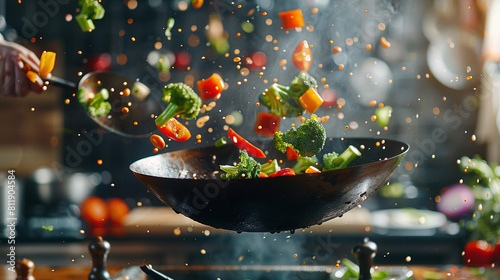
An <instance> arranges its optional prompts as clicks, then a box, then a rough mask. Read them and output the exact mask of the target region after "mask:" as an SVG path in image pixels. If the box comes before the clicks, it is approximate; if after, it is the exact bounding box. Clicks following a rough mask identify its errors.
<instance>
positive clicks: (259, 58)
mask: <svg viewBox="0 0 500 280" xmlns="http://www.w3.org/2000/svg"><path fill="white" fill-rule="evenodd" d="M245 61H246V63H247V65H248V67H249V68H251V69H254V70H256V69H260V68H262V67H263V66H265V65H266V63H267V56H266V54H265V53H263V52H256V53H253V54H250V55H249V56H248V57H247V59H246V60H245Z"/></svg>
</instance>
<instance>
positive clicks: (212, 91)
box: [196, 73, 224, 100]
mask: <svg viewBox="0 0 500 280" xmlns="http://www.w3.org/2000/svg"><path fill="white" fill-rule="evenodd" d="M196 84H197V85H198V92H199V93H200V98H201V99H202V100H208V99H211V98H213V99H214V100H217V99H219V98H220V94H221V93H222V91H223V90H224V81H223V80H222V78H221V77H220V75H219V74H217V73H213V74H212V76H210V77H209V78H207V79H203V80H200V81H198V82H196Z"/></svg>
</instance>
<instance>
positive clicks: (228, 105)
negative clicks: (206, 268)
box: [0, 0, 500, 265]
mask: <svg viewBox="0 0 500 280" xmlns="http://www.w3.org/2000/svg"><path fill="white" fill-rule="evenodd" d="M68 2H69V3H68ZM77 2H78V1H63V0H40V1H19V2H18V1H2V3H1V4H0V10H2V9H4V11H5V13H4V14H5V15H6V21H5V22H6V25H5V24H4V22H3V21H2V22H1V23H0V27H2V28H3V30H4V31H3V34H4V35H5V37H6V38H7V39H9V40H15V41H17V42H21V43H22V44H24V45H25V46H27V47H28V48H30V49H32V50H34V51H35V53H37V54H38V55H39V54H41V52H42V51H43V50H52V51H55V52H56V53H57V59H56V69H55V70H54V71H53V74H54V75H57V76H60V77H64V78H66V79H68V80H71V81H75V82H77V81H79V79H80V78H81V75H82V74H85V73H87V72H91V71H95V70H111V71H115V72H118V73H121V74H124V75H126V76H128V77H130V78H132V79H138V80H140V81H141V82H143V83H144V84H146V85H148V86H149V87H150V88H151V89H152V92H151V98H155V99H157V100H160V98H159V97H160V94H161V88H162V86H163V85H165V84H167V83H169V82H185V83H187V84H189V85H193V84H194V82H195V81H197V80H199V79H202V78H207V77H209V76H210V75H211V74H212V73H213V72H217V73H220V75H221V76H222V77H223V79H224V81H225V82H226V83H227V86H228V87H227V89H226V90H225V91H224V92H223V94H222V97H221V99H220V100H219V101H217V104H216V106H215V107H214V108H213V109H212V110H211V111H207V112H206V113H205V114H202V115H207V116H210V120H209V121H207V122H206V123H205V125H204V126H203V127H197V126H196V125H195V121H190V122H189V123H190V124H189V129H190V130H191V133H192V135H193V136H196V135H198V134H200V135H201V143H197V141H196V140H197V139H196V137H192V139H190V140H189V141H187V142H173V141H171V142H168V143H167V145H168V147H167V148H166V149H165V150H162V151H161V152H168V151H174V150H179V149H184V148H188V147H193V146H194V147H197V146H200V147H201V146H208V145H212V144H213V143H214V142H215V141H216V140H217V139H219V138H220V137H221V136H225V135H226V133H227V132H226V130H227V126H231V127H233V128H234V129H235V130H236V131H238V132H239V133H240V134H241V135H242V136H244V137H246V138H247V139H261V137H262V136H257V135H255V134H254V133H253V126H254V123H255V118H256V113H257V112H260V111H266V109H265V108H262V106H260V107H259V106H256V105H255V103H256V102H257V101H258V96H259V94H261V93H262V92H263V91H264V89H266V88H267V87H268V86H269V85H271V84H272V82H273V80H274V79H276V80H277V81H278V82H279V83H284V84H286V83H289V82H290V81H291V80H292V79H293V77H295V75H296V74H298V70H297V69H296V68H295V67H294V66H293V64H292V63H291V59H290V55H291V52H292V51H293V50H294V49H295V47H296V46H297V44H298V43H299V42H300V41H302V40H307V41H308V42H309V44H310V45H312V46H313V47H312V52H313V66H312V67H311V70H310V71H309V73H310V74H311V75H312V76H313V77H315V78H316V79H317V81H318V83H319V88H318V89H319V92H320V93H321V94H322V95H323V97H324V99H325V104H324V105H326V106H323V107H321V108H320V109H319V110H318V111H317V112H316V114H317V115H318V116H329V120H328V121H327V122H326V123H324V125H325V127H326V129H327V133H328V135H329V136H330V137H378V138H391V139H396V140H400V141H404V142H407V143H409V144H410V146H411V149H410V152H409V153H408V155H407V156H406V158H405V159H404V160H403V162H402V163H401V166H400V167H399V168H398V170H397V171H396V172H395V173H394V175H393V176H392V177H391V179H390V181H389V183H390V184H389V185H388V186H384V187H383V188H382V190H381V191H379V192H378V194H377V195H376V196H374V197H371V198H369V199H368V200H366V201H365V202H363V204H362V205H361V206H362V207H361V208H358V209H355V210H353V211H351V212H349V213H347V214H346V215H345V217H343V218H340V219H335V220H332V221H331V222H328V223H325V224H323V225H321V226H314V227H311V228H310V229H305V230H298V231H297V232H296V233H295V234H293V235H292V234H289V233H279V234H274V235H271V234H269V233H268V234H236V233H234V232H227V231H223V230H216V229H212V228H210V227H207V226H203V225H200V224H197V223H194V222H192V221H190V220H189V219H187V218H184V217H180V216H179V215H176V214H174V213H173V212H172V211H170V210H169V209H168V208H166V207H163V205H162V203H161V202H160V201H159V200H158V199H156V198H155V197H154V196H153V195H152V194H150V193H148V192H147V190H146V188H145V187H144V186H143V185H142V184H141V183H140V182H139V180H137V179H136V178H135V177H134V175H133V174H132V172H130V171H129V169H128V167H129V165H130V164H131V163H132V162H134V161H136V160H138V159H141V158H143V157H146V156H150V155H153V148H154V147H153V146H152V144H151V143H150V141H149V139H148V138H140V139H136V138H126V137H122V136H119V135H115V134H113V133H109V132H106V131H105V130H103V129H101V128H100V127H99V126H98V125H97V124H96V123H94V122H93V121H92V120H91V119H90V118H89V117H88V116H87V115H86V113H85V111H84V110H83V109H82V107H81V106H80V104H79V103H78V100H77V99H76V98H75V97H74V96H73V94H74V93H75V92H74V91H71V90H61V89H59V88H55V87H51V86H49V88H48V90H47V91H46V92H44V93H43V94H40V95H37V94H30V95H29V96H28V97H26V98H2V99H1V100H0V117H1V119H2V122H1V124H0V126H1V128H2V129H1V131H2V133H1V135H0V155H1V156H0V169H1V170H3V171H2V172H3V173H4V174H6V170H10V169H14V170H15V171H16V173H15V174H16V177H17V186H18V197H17V203H18V204H17V205H18V207H17V208H18V211H19V212H18V216H19V217H20V218H19V221H20V225H19V228H18V232H17V239H18V243H19V248H20V249H19V251H18V254H25V255H27V256H28V255H29V257H30V258H31V259H32V260H34V261H35V263H46V264H51V265H57V264H73V263H82V262H83V263H85V262H88V261H89V259H88V257H83V254H86V242H85V241H86V240H87V239H88V238H89V237H90V236H91V235H92V234H94V233H102V234H104V236H106V237H107V239H108V240H111V241H112V253H111V256H110V262H115V263H120V262H121V263H123V262H126V263H134V262H136V263H140V262H142V261H143V260H145V259H146V260H147V261H148V262H151V263H161V264H165V263H168V264H185V263H186V264H187V263H189V264H206V263H211V264H214V263H216V264H226V263H236V264H238V263H240V264H259V263H279V264H301V263H303V262H307V263H313V264H314V263H321V264H334V263H336V262H337V260H340V259H341V258H344V257H349V258H352V255H351V254H350V250H351V248H352V246H353V245H354V244H356V243H358V242H359V241H360V240H361V239H362V238H363V237H365V236H368V237H370V239H372V240H374V241H376V242H377V243H378V245H379V253H378V255H377V258H376V261H375V262H376V263H377V264H388V263H399V264H402V263H405V262H406V261H408V259H407V257H408V256H411V262H412V263H415V264H418V263H422V264H426V263H434V264H445V263H452V264H460V263H461V262H462V259H461V252H462V250H463V246H464V244H465V243H466V242H467V240H468V239H469V238H470V232H469V231H468V230H467V229H466V226H465V224H464V222H463V221H462V222H460V218H464V217H465V219H470V217H471V212H468V213H467V214H466V215H465V216H460V215H459V216H456V217H452V215H451V216H450V215H448V219H445V220H443V219H442V217H443V216H442V215H441V213H440V212H439V211H437V210H438V207H437V205H438V202H439V201H440V195H441V193H442V192H443V190H444V188H449V187H450V186H452V185H454V184H458V183H460V182H461V179H463V180H467V179H466V176H465V175H464V173H463V172H462V171H461V170H460V169H461V168H460V167H459V164H458V163H457V160H459V159H461V158H462V157H463V156H468V157H472V156H474V155H476V154H478V155H480V156H481V157H482V158H483V159H487V160H489V161H490V162H491V163H493V162H495V161H498V156H499V151H498V145H499V143H498V131H497V127H496V109H497V108H496V104H495V102H497V101H496V97H495V94H494V93H495V90H498V89H499V85H498V80H497V81H495V79H496V78H498V77H496V76H495V75H497V76H498V74H497V73H498V72H497V65H496V62H497V61H498V53H500V45H498V40H499V36H498V34H496V33H498V32H497V31H496V30H488V28H487V27H488V26H489V25H488V20H490V21H492V20H493V19H494V18H495V17H496V18H500V10H499V9H498V6H499V4H498V0H489V1H486V0H477V1H473V0H459V1H452V0H436V1H415V0H414V1H410V0H408V1H397V0H384V1H363V0H354V1H337V0H306V1H278V0H253V1H240V0H232V1H230V0H213V1H205V3H204V5H203V7H202V8H200V9H195V8H193V7H192V6H191V4H190V2H189V1H187V0H175V1H164V0H163V1H162V0H142V1H134V0H123V1H102V5H103V6H104V8H105V10H106V14H105V16H104V18H103V19H101V20H96V21H95V24H96V29H95V30H94V31H92V32H90V33H86V32H82V31H81V30H80V28H79V27H78V24H77V23H76V22H75V19H74V18H75V16H76V15H77V14H78V12H77V9H78V5H77V4H78V3H77ZM2 5H3V6H4V7H3V6H2ZM296 8H300V9H301V10H302V11H303V13H304V18H305V20H306V26H305V27H303V28H301V29H300V30H290V31H284V30H282V29H281V28H280V20H279V17H278V13H279V12H282V11H286V10H291V9H296ZM169 18H174V19H175V25H174V28H173V29H172V36H171V37H170V38H168V37H167V36H165V28H166V26H167V20H168V19H169ZM209 22H210V24H209ZM220 23H221V24H222V25H220ZM492 24H493V25H494V23H490V25H492ZM221 28H223V29H221ZM207 30H208V32H207ZM211 32H212V33H216V34H221V35H218V36H219V37H218V38H217V39H220V40H222V42H218V41H217V40H214V39H213V38H212V39H209V37H210V35H207V34H209V33H211ZM381 37H385V38H386V39H387V41H389V42H390V47H389V48H386V47H384V46H383V45H382V44H381V41H380V38H381ZM226 44H227V45H226ZM334 47H340V48H341V49H342V52H340V53H337V54H336V53H334V52H332V49H333V48H334ZM226 48H227V49H226ZM158 58H163V59H164V62H165V61H167V64H166V65H162V66H161V67H159V66H158V65H157V64H158V63H157V61H158ZM249 58H250V59H249ZM162 69H163V70H162ZM165 69H167V70H165ZM160 70H162V71H160ZM495 83H496V84H495ZM488 93H489V94H488ZM372 100H376V101H377V105H378V104H379V103H384V104H385V105H389V106H391V107H392V108H393V113H392V117H391V119H390V124H389V125H388V127H387V129H385V128H383V127H380V126H378V125H377V122H376V121H372V116H373V115H374V111H375V108H376V107H377V106H372V105H373V104H370V102H371V101H372ZM480 105H481V106H480ZM293 122H295V123H297V122H298V119H287V120H283V121H282V124H281V128H282V129H283V128H288V127H290V125H291V123H293ZM4 174H0V176H4ZM0 179H2V180H3V178H1V177H0ZM5 189H6V185H5V184H4V185H2V196H1V197H2V203H7V202H6V198H5V193H6V190H5ZM90 196H96V197H100V198H102V199H104V200H109V199H111V198H118V199H120V200H121V201H123V202H124V203H125V204H126V205H127V207H128V208H129V209H130V210H131V211H130V212H129V213H128V217H127V219H126V220H125V222H124V223H125V224H124V225H122V226H121V227H120V228H119V229H107V230H106V229H104V231H103V232H92V229H91V228H90V225H89V224H88V223H87V222H85V221H83V220H82V218H81V216H82V214H83V213H82V211H81V210H82V209H81V207H80V206H81V203H82V202H83V201H84V200H86V199H87V198H88V197H90ZM458 197H460V196H458ZM0 207H2V210H1V211H0V212H1V213H2V215H3V219H4V223H5V215H6V213H4V212H5V211H4V209H6V206H5V205H1V206H0ZM96 207H97V206H96ZM458 207H461V206H458ZM469 207H472V208H475V207H476V206H469ZM496 208H498V207H496ZM496 208H495V209H496ZM120 209H122V208H120ZM387 209H404V211H406V212H404V211H403V210H401V211H403V212H402V213H401V212H394V213H392V212H382V211H381V210H387ZM422 210H425V211H424V212H418V211H422ZM427 210H429V211H432V212H427ZM498 210H500V209H496V211H497V212H498ZM112 211H115V210H113V209H112ZM116 211H121V210H116ZM412 211H417V212H412ZM495 213H496V212H495ZM398 215H402V216H398ZM395 216H396V217H398V218H395V219H396V220H398V221H401V220H405V219H408V222H407V223H406V222H403V224H404V225H403V226H401V225H397V223H398V221H396V222H395V223H396V224H393V223H391V221H390V219H391V217H392V218H394V217H395ZM424 216H425V217H426V219H427V220H426V221H424V222H422V220H421V219H422V217H424ZM415 217H416V220H415ZM385 219H389V221H386V222H382V220H384V221H385ZM424 220H425V219H424ZM415 221H417V222H415ZM419 225H420V226H419ZM47 226H53V228H46V227H47ZM405 226H406V227H405ZM491 226H492V227H495V226H498V225H495V224H494V223H493V222H492V225H491ZM6 237H7V235H5V234H4V235H3V238H4V239H2V241H1V242H2V244H3V243H4V242H5V240H6V239H5V238H6ZM295 254H298V256H295Z"/></svg>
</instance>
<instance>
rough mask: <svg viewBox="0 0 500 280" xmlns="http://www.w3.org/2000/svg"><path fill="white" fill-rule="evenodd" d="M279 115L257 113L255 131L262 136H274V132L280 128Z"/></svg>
mask: <svg viewBox="0 0 500 280" xmlns="http://www.w3.org/2000/svg"><path fill="white" fill-rule="evenodd" d="M280 120H281V118H280V117H279V116H276V115H275V114H271V113H265V112H259V113H257V121H256V122H255V127H254V132H255V133H256V134H259V135H262V136H274V133H275V132H277V131H279V130H280Z"/></svg>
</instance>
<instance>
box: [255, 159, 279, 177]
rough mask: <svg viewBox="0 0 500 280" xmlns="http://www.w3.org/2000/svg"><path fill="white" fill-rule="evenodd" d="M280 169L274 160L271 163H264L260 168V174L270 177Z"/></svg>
mask: <svg viewBox="0 0 500 280" xmlns="http://www.w3.org/2000/svg"><path fill="white" fill-rule="evenodd" d="M280 170H281V167H280V166H279V164H278V161H277V160H276V159H273V160H272V161H271V162H266V163H264V164H262V165H261V166H260V172H264V173H266V174H267V175H271V174H273V173H274V172H276V171H280Z"/></svg>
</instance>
